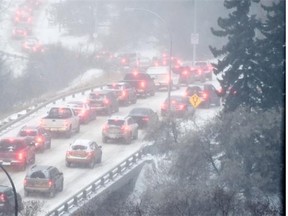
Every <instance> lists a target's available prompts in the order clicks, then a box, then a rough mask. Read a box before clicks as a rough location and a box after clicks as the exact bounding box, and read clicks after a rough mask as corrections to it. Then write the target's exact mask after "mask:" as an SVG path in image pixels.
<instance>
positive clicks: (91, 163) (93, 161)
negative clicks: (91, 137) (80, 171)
mask: <svg viewBox="0 0 288 216" xmlns="http://www.w3.org/2000/svg"><path fill="white" fill-rule="evenodd" d="M94 166H95V159H92V160H91V161H90V163H89V164H88V167H89V168H90V169H93V168H94Z"/></svg>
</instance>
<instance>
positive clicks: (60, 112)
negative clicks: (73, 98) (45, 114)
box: [49, 108, 72, 118]
mask: <svg viewBox="0 0 288 216" xmlns="http://www.w3.org/2000/svg"><path fill="white" fill-rule="evenodd" d="M49 117H50V118H70V117H72V112H71V110H70V109H67V108H51V110H50V112H49Z"/></svg>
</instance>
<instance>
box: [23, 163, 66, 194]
mask: <svg viewBox="0 0 288 216" xmlns="http://www.w3.org/2000/svg"><path fill="white" fill-rule="evenodd" d="M63 186H64V177H63V173H62V172H60V171H59V170H58V169H57V168H56V167H54V166H46V165H34V166H32V167H31V169H30V170H29V171H28V172H27V174H26V176H25V179H24V193H25V196H29V194H30V193H32V192H39V193H46V194H47V195H48V196H49V197H54V196H55V194H56V192H58V191H59V192H60V191H63Z"/></svg>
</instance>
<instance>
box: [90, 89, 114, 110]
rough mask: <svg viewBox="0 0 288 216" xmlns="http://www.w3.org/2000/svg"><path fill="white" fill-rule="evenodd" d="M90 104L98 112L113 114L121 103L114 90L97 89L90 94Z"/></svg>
mask: <svg viewBox="0 0 288 216" xmlns="http://www.w3.org/2000/svg"><path fill="white" fill-rule="evenodd" d="M88 101H89V105H90V106H91V109H94V110H95V111H96V112H97V113H104V114H107V115H111V114H112V113H115V112H118V111H119V103H118V100H117V98H116V96H115V94H114V93H113V92H112V91H109V90H95V91H93V92H91V93H90V94H89V98H88Z"/></svg>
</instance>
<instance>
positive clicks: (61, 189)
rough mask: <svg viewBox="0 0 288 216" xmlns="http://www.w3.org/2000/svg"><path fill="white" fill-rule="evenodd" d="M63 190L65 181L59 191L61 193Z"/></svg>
mask: <svg viewBox="0 0 288 216" xmlns="http://www.w3.org/2000/svg"><path fill="white" fill-rule="evenodd" d="M63 188H64V183H63V181H62V183H61V185H60V187H59V189H58V191H59V192H61V191H63Z"/></svg>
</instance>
